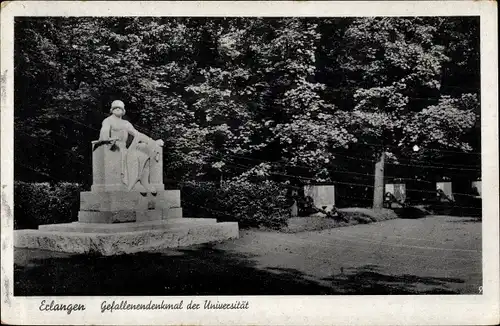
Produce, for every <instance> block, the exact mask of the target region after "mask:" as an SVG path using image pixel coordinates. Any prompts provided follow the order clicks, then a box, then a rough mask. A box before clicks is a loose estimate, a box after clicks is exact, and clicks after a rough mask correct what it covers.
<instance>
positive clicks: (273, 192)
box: [218, 180, 290, 229]
mask: <svg viewBox="0 0 500 326" xmlns="http://www.w3.org/2000/svg"><path fill="white" fill-rule="evenodd" d="M218 197H219V203H220V205H221V207H225V211H227V212H230V214H231V215H232V218H233V219H234V220H236V221H238V222H239V224H240V225H241V227H260V226H264V227H269V228H273V229H278V228H280V227H282V226H283V225H286V223H287V220H288V218H289V217H290V203H289V202H288V201H287V198H286V189H285V188H284V187H282V186H281V185H280V184H278V183H275V182H272V181H269V180H266V181H261V182H257V183H254V182H249V181H240V180H237V181H232V182H230V183H226V184H224V185H223V186H222V191H221V192H220V193H219V196H218Z"/></svg>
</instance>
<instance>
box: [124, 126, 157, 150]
mask: <svg viewBox="0 0 500 326" xmlns="http://www.w3.org/2000/svg"><path fill="white" fill-rule="evenodd" d="M127 132H128V133H129V134H130V135H132V136H134V141H135V139H137V141H138V142H139V141H143V142H145V143H147V144H149V146H156V145H158V146H163V140H156V141H155V140H154V139H153V138H151V137H149V136H147V135H145V134H143V133H141V132H139V131H137V130H136V129H135V128H134V126H132V124H131V123H130V122H128V123H127Z"/></svg>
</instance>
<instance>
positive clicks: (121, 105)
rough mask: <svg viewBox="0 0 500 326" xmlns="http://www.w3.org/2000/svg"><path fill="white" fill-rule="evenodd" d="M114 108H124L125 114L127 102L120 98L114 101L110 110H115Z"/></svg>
mask: <svg viewBox="0 0 500 326" xmlns="http://www.w3.org/2000/svg"><path fill="white" fill-rule="evenodd" d="M114 109H122V110H123V114H125V103H123V102H122V101H120V100H116V101H113V102H112V103H111V109H110V112H113V110H114Z"/></svg>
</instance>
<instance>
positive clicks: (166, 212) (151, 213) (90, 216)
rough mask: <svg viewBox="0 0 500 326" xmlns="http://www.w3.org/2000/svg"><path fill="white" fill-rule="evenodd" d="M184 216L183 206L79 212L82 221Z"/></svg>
mask: <svg viewBox="0 0 500 326" xmlns="http://www.w3.org/2000/svg"><path fill="white" fill-rule="evenodd" d="M180 217H182V208H180V207H174V208H166V209H150V210H140V211H117V212H92V211H80V212H78V221H79V222H82V223H104V224H106V223H123V222H145V221H157V220H166V219H169V218H180Z"/></svg>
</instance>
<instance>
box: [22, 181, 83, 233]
mask: <svg viewBox="0 0 500 326" xmlns="http://www.w3.org/2000/svg"><path fill="white" fill-rule="evenodd" d="M80 191H81V187H80V185H79V184H76V183H68V182H61V183H58V184H55V185H50V184H49V183H28V182H21V181H16V182H15V183H14V228H15V229H33V228H37V227H38V226H39V225H41V224H53V223H68V222H72V221H75V220H77V216H78V210H79V204H80V200H79V192H80Z"/></svg>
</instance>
